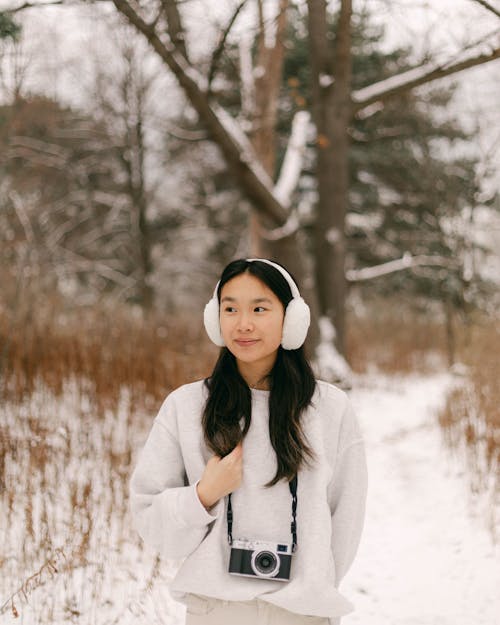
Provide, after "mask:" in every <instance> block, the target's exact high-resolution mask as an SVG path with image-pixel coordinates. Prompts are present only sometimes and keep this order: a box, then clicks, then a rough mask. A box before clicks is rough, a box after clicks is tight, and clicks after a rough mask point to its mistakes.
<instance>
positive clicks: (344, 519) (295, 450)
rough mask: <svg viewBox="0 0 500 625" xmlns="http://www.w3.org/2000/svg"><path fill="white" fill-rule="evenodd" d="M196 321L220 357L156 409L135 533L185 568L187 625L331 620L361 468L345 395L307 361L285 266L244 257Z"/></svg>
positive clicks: (350, 540) (342, 603)
mask: <svg viewBox="0 0 500 625" xmlns="http://www.w3.org/2000/svg"><path fill="white" fill-rule="evenodd" d="M204 321H205V328H206V330H207V333H208V335H209V337H210V338H211V340H212V341H214V342H215V343H216V344H217V345H220V346H221V347H222V349H221V351H220V354H219V357H218V360H217V362H216V364H215V367H214V370H213V372H212V374H211V376H210V377H209V378H207V379H206V380H199V381H198V382H194V383H192V384H186V385H184V386H181V387H180V388H178V389H176V390H175V391H173V392H172V393H170V395H169V396H168V397H167V398H166V400H165V402H164V403H163V405H162V407H161V408H160V411H159V413H158V415H157V417H156V419H155V421H154V423H153V427H152V429H151V432H150V434H149V437H148V439H147V441H146V444H145V446H144V449H143V450H142V452H141V454H140V456H139V460H138V463H137V466H136V468H135V470H134V473H133V475H132V478H131V482H130V495H131V511H132V515H133V518H134V521H135V525H136V527H137V530H138V532H139V534H140V535H141V537H142V538H143V540H144V542H145V543H146V544H147V545H149V546H150V547H152V548H154V549H155V550H157V551H158V552H159V553H160V554H161V555H162V556H163V557H165V558H174V559H178V560H181V559H182V560H183V562H182V563H181V565H180V568H179V570H178V572H177V575H176V577H175V579H174V580H173V582H172V584H171V587H170V592H171V594H172V596H173V597H174V599H177V600H178V601H181V602H183V603H185V604H186V606H187V613H186V625H226V624H227V625H264V624H266V625H305V624H311V625H312V624H317V625H320V624H322V625H333V624H337V623H339V620H340V616H342V615H344V614H347V613H348V612H350V611H351V610H352V605H351V604H350V602H349V601H347V599H345V598H344V597H343V596H342V595H341V594H340V593H339V592H338V590H337V588H338V585H339V583H340V581H341V579H342V578H343V576H344V575H345V573H346V571H347V570H348V568H349V566H350V565H351V563H352V561H353V558H354V556H355V553H356V551H357V548H358V544H359V540H360V535H361V530H362V526H363V521H364V512H365V499H366V487H367V469H366V460H365V452H364V445H363V440H362V436H361V432H360V429H359V426H358V423H357V421H356V418H355V416H354V414H353V412H352V409H351V406H350V404H349V401H348V399H347V396H346V395H345V393H344V392H343V391H341V390H339V389H338V388H336V387H335V386H333V385H331V384H328V383H326V382H323V381H320V380H315V379H314V375H313V372H312V370H311V367H310V366H309V364H308V362H307V360H306V358H305V356H304V351H303V347H302V344H303V342H304V340H305V337H306V334H307V329H308V327H309V308H308V307H307V304H306V303H305V302H304V300H303V299H302V298H301V297H300V294H299V291H298V288H297V286H296V284H295V282H294V281H293V279H292V277H291V276H290V274H289V273H288V272H287V271H286V270H285V269H284V268H283V267H282V266H281V265H278V264H277V263H274V262H271V261H269V260H266V259H246V260H245V259H240V260H235V261H233V262H231V263H230V264H229V265H228V266H227V267H226V268H225V269H224V271H223V272H222V275H221V278H220V281H219V282H218V284H217V286H216V288H215V292H214V295H213V298H212V299H211V301H210V302H209V303H208V304H207V306H206V307H205V315H204Z"/></svg>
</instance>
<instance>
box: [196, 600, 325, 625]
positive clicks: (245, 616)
mask: <svg viewBox="0 0 500 625" xmlns="http://www.w3.org/2000/svg"><path fill="white" fill-rule="evenodd" d="M186 606H187V608H186V625H329V623H330V620H329V619H328V618H326V617H324V616H306V615H305V614H295V613H294V612H289V611H288V610H283V608H278V607H277V606H275V605H271V604H270V603H267V602H265V601H261V600H260V599H253V600H252V601H223V600H221V599H215V598H214V597H204V596H202V595H194V594H188V595H187V598H186Z"/></svg>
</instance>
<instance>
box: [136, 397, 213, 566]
mask: <svg viewBox="0 0 500 625" xmlns="http://www.w3.org/2000/svg"><path fill="white" fill-rule="evenodd" d="M175 410H176V408H175V403H174V402H173V401H172V400H171V396H169V397H167V399H166V400H165V402H164V404H163V406H162V407H161V409H160V412H159V413H158V415H157V417H156V418H155V421H154V423H153V427H152V428H151V431H150V433H149V435H148V438H147V440H146V443H145V445H144V447H143V449H142V450H141V452H140V454H139V458H138V462H137V465H136V467H135V469H134V471H133V473H132V477H131V479H130V510H131V513H132V519H133V522H134V525H135V528H136V529H137V531H138V533H139V535H140V536H141V538H142V539H143V541H144V542H145V543H146V544H147V545H148V546H149V547H151V548H152V549H154V550H155V551H158V552H159V553H161V554H162V555H163V556H164V557H166V558H173V559H181V558H184V557H186V556H188V555H189V554H191V553H192V552H193V551H194V550H195V549H196V547H198V545H199V544H200V543H201V541H202V540H203V539H204V537H205V536H206V534H207V533H208V531H209V524H210V523H212V522H213V521H214V520H215V519H216V518H217V516H218V515H217V514H216V513H215V511H216V510H217V506H216V508H214V509H213V513H212V514H211V513H209V512H208V511H207V510H206V509H205V508H204V506H203V505H202V503H201V502H200V500H199V498H198V494H197V491H196V485H197V484H198V482H196V483H194V484H191V485H190V486H186V485H185V484H186V474H185V468H184V462H183V459H182V454H181V450H180V446H179V443H178V437H177V435H176V434H177V424H176V415H175Z"/></svg>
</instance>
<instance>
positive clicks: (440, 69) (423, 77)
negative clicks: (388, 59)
mask: <svg viewBox="0 0 500 625" xmlns="http://www.w3.org/2000/svg"><path fill="white" fill-rule="evenodd" d="M498 58H500V46H498V45H497V46H496V47H494V48H493V49H492V50H491V52H489V53H487V54H478V55H472V56H470V57H469V58H466V59H463V60H461V61H459V62H457V63H451V64H450V63H444V64H438V65H436V64H435V63H426V64H425V65H422V66H420V67H415V68H413V69H410V70H408V71H407V72H403V73H401V74H397V75H396V76H392V77H391V78H387V79H385V80H382V81H380V82H377V83H375V84H373V85H370V86H369V87H365V88H363V89H358V90H357V91H354V92H353V94H352V99H353V112H354V113H356V112H358V111H361V110H363V109H366V108H367V107H369V106H370V105H372V104H374V103H375V102H380V101H385V100H388V99H389V98H391V97H394V96H398V95H401V94H402V93H406V92H407V91H410V90H411V89H414V88H415V87H419V86H421V85H424V84H426V83H429V82H432V81H433V80H437V79H438V78H444V77H445V76H451V75H452V74H456V73H458V72H461V71H462V70H464V69H468V68H470V67H475V66H476V65H484V64H485V63H489V62H491V61H494V60H496V59H498Z"/></svg>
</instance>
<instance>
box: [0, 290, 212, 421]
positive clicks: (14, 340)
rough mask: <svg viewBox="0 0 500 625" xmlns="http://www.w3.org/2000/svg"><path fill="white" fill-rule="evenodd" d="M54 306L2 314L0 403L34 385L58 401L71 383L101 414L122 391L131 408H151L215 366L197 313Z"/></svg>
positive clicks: (21, 395) (17, 397)
mask: <svg viewBox="0 0 500 625" xmlns="http://www.w3.org/2000/svg"><path fill="white" fill-rule="evenodd" d="M60 305H61V302H60V300H57V299H54V300H49V303H47V304H46V305H45V307H44V309H42V310H37V311H36V313H32V312H31V311H30V312H29V313H25V314H24V315H17V317H16V318H15V319H13V318H12V317H11V318H8V317H7V316H6V315H5V314H3V315H2V314H1V309H0V345H3V350H2V349H0V367H1V371H2V372H3V384H4V388H3V391H4V397H5V398H10V399H12V400H18V401H20V400H22V399H23V398H25V397H28V396H30V395H31V394H32V393H33V392H34V391H35V389H36V388H37V385H40V383H41V384H43V386H44V387H45V388H47V389H50V390H51V391H52V392H54V393H55V394H56V395H60V394H61V392H62V389H63V386H64V383H65V382H66V381H67V380H68V378H70V377H74V378H75V379H76V380H78V381H79V382H78V383H79V384H81V385H82V390H85V391H86V392H87V393H88V394H89V396H92V397H93V398H94V400H95V401H97V402H98V404H99V408H100V410H101V412H102V409H104V408H105V407H107V406H114V405H116V402H117V400H118V397H119V394H120V391H121V389H122V388H124V387H126V388H127V389H129V390H130V392H131V393H132V401H133V402H136V401H138V402H141V401H144V399H153V401H155V402H156V401H158V400H159V399H161V398H162V397H164V396H165V395H166V393H167V392H168V391H169V390H170V389H172V388H175V387H177V386H179V385H180V384H182V383H185V382H189V381H193V380H195V379H199V378H200V377H203V376H205V375H207V374H208V372H209V371H210V369H211V367H212V366H213V361H214V357H215V354H216V349H214V348H212V347H211V346H210V345H209V344H208V341H207V340H206V339H205V337H204V336H203V335H202V334H201V332H202V327H201V315H197V316H196V317H195V316H193V317H190V316H184V317H183V318H182V319H175V320H174V319H172V318H169V317H165V316H161V315H160V314H159V313H151V314H149V315H145V314H143V313H142V312H141V311H134V310H133V309H129V308H126V307H118V306H106V305H104V304H103V305H101V306H95V307H92V308H77V309H72V310H64V309H61V307H60ZM202 336H203V340H201V337H202Z"/></svg>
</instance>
